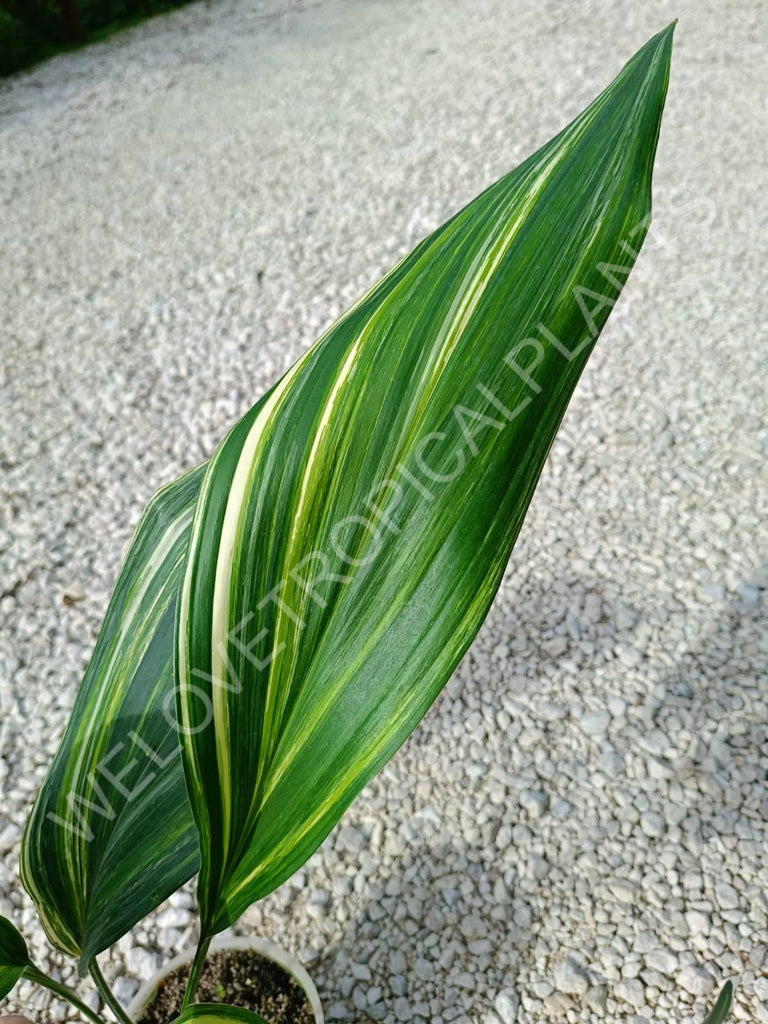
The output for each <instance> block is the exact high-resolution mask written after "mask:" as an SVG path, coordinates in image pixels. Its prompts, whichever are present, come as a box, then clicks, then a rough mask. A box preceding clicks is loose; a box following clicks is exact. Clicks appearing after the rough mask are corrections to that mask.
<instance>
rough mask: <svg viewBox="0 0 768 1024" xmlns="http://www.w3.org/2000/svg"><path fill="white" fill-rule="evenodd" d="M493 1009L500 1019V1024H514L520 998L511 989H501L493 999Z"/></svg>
mask: <svg viewBox="0 0 768 1024" xmlns="http://www.w3.org/2000/svg"><path fill="white" fill-rule="evenodd" d="M493 1008H494V1009H495V1010H496V1013H498V1015H499V1017H501V1020H502V1024H515V1022H516V1020H517V1011H518V1010H519V1009H520V997H519V996H518V994H517V992H515V990H514V989H513V988H503V989H502V990H501V991H500V992H499V993H498V995H497V996H496V998H495V999H494V1001H493Z"/></svg>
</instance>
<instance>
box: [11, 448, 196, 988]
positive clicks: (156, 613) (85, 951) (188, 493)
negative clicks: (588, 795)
mask: <svg viewBox="0 0 768 1024" xmlns="http://www.w3.org/2000/svg"><path fill="white" fill-rule="evenodd" d="M203 471H204V467H203V466H201V467H198V468H197V469H195V470H193V471H192V472H191V473H188V474H186V475H185V476H183V477H182V478H181V479H179V480H177V481H176V482H175V483H173V484H170V485H169V486H168V487H165V488H164V489H163V490H161V491H159V492H158V493H157V494H156V495H155V497H154V498H153V499H152V501H151V502H150V503H149V505H148V506H147V509H146V511H145V513H144V515H143V517H142V519H141V521H140V522H139V525H138V527H137V529H136V533H135V536H134V539H133V541H132V543H131V547H130V550H129V552H128V554H127V556H126V559H125V563H124V565H123V567H122V569H121V572H120V576H119V578H118V581H117V585H116V588H115V592H114V595H113V597H112V600H111V602H110V604H109V608H108V610H107V614H106V618H105V620H104V625H103V627H102V630H101V633H100V635H99V639H98V642H97V644H96V648H95V650H94V653H93V657H92V658H91V661H90V664H89V665H88V669H87V671H86V673H85V677H84V679H83V682H82V684H81V686H80V689H79V691H78V695H77V699H76V702H75V706H74V709H73V712H72V717H71V719H70V722H69V725H68V727H67V730H66V733H65V735H64V738H63V740H62V743H61V746H60V748H59V750H58V752H57V754H56V757H55V759H54V761H53V764H52V765H51V768H50V770H49V772H48V775H47V776H46V779H45V781H44V783H43V786H42V789H41V791H40V794H39V796H38V798H37V801H36V803H35V806H34V809H33V811H32V815H31V818H30V820H29V824H28V826H27V830H26V833H25V836H24V842H23V846H22V858H21V876H22V880H23V882H24V885H25V886H26V888H27V891H28V892H29V893H30V895H31V896H32V898H33V899H34V901H35V903H36V905H37V909H38V912H39V914H40V918H41V920H42V922H43V925H44V926H45V930H46V932H47V933H48V936H49V938H50V939H51V941H52V942H54V943H55V944H56V945H57V946H58V947H59V948H60V949H63V950H64V951H65V952H68V953H71V954H72V955H75V956H78V955H79V956H81V969H82V970H85V969H87V966H88V962H89V961H90V959H91V958H92V957H93V956H94V955H95V954H96V953H98V952H100V951H101V950H102V949H105V948H106V947H107V946H109V945H111V944H112V943H113V942H114V941H115V940H116V939H118V938H119V937H120V936H121V935H123V934H124V933H125V932H126V931H128V929H129V928H131V927H132V926H133V925H134V924H135V923H136V921H138V920H139V919H140V918H141V917H143V916H144V915H145V914H146V913H148V912H149V911H150V910H152V909H153V908H154V907H156V906H157V905H158V903H160V902H161V901H162V900H163V899H165V898H166V897H167V896H168V895H169V894H170V893H171V892H173V891H174V890H175V889H177V888H178V887H179V886H180V885H181V884H183V883H184V882H185V881H186V880H187V879H188V878H189V877H190V876H191V875H193V874H194V872H195V871H196V870H197V865H198V842H197V835H196V831H195V827H194V822H193V820H192V815H191V812H190V808H189V801H188V799H187V796H186V786H185V782H184V773H183V770H182V766H181V759H180V755H179V743H178V734H177V730H176V724H175V702H174V696H173V688H174V682H173V680H174V676H173V628H174V616H175V604H176V597H177V594H178V589H179V583H180V578H181V573H182V570H183V559H184V556H185V553H186V548H187V542H188V539H189V530H190V524H191V521H192V512H193V508H194V503H195V499H196V497H197V493H198V490H199V487H200V482H201V480H202V475H203Z"/></svg>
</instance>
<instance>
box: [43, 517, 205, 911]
mask: <svg viewBox="0 0 768 1024" xmlns="http://www.w3.org/2000/svg"><path fill="white" fill-rule="evenodd" d="M191 520H192V510H191V509H189V510H187V511H186V512H185V514H184V515H183V516H181V517H180V518H179V519H178V520H177V521H175V522H174V523H172V524H171V525H170V527H169V528H168V529H167V530H166V531H165V533H164V535H163V536H162V537H161V538H160V540H159V541H158V544H157V546H156V547H155V548H154V549H153V551H152V555H151V557H150V560H149V562H147V563H146V567H145V569H144V570H143V572H142V574H141V576H140V577H139V580H138V582H137V589H136V593H135V595H134V596H133V600H132V602H131V604H130V605H129V606H128V608H127V609H126V611H125V614H124V616H123V619H122V625H121V629H120V632H119V633H118V634H117V637H116V638H115V641H114V647H113V651H112V655H111V657H110V659H109V661H108V663H107V666H106V668H105V669H104V673H105V675H106V676H108V677H110V678H113V679H115V680H116V681H117V685H115V686H114V688H113V689H112V692H111V693H110V696H109V702H108V704H107V706H106V707H105V706H104V705H103V704H101V703H98V704H96V703H94V706H93V709H92V712H91V715H90V718H87V719H85V720H84V721H83V723H82V729H83V732H84V734H85V735H88V736H90V737H91V742H90V743H83V744H81V746H80V749H79V750H78V751H77V753H76V756H75V757H74V759H73V760H72V761H71V762H70V763H69V765H68V770H67V773H66V786H65V800H64V802H63V803H62V805H61V808H60V811H59V812H58V813H59V816H60V817H61V818H62V819H63V820H69V821H71V823H72V825H73V828H76V827H77V825H78V822H77V819H76V817H75V814H74V810H73V805H72V801H71V800H70V799H68V797H69V794H70V793H75V794H78V795H82V796H84V797H85V796H87V795H88V793H89V791H90V789H91V777H92V776H93V773H94V772H93V765H94V763H96V764H98V762H99V761H100V760H101V758H102V756H103V755H105V754H106V753H107V752H108V746H109V743H108V734H107V733H106V732H105V731H104V730H103V729H100V728H99V723H100V722H103V721H105V720H107V721H114V718H115V715H116V714H117V712H118V710H119V708H120V707H121V705H122V704H123V702H124V700H125V693H126V691H127V689H128V687H129V686H130V684H131V681H132V671H131V670H132V668H134V666H135V665H136V664H138V662H139V661H140V660H141V657H142V656H143V654H144V652H145V651H146V649H147V646H148V644H149V642H150V641H151V639H152V635H153V633H154V630H153V629H152V628H151V627H152V626H153V625H154V623H155V621H156V620H157V618H158V616H157V615H156V614H155V613H156V611H157V609H158V606H160V605H162V606H163V607H165V606H167V603H168V599H169V595H168V594H166V593H164V592H163V591H162V590H158V591H157V593H156V594H155V597H154V598H153V600H152V602H151V604H150V605H149V607H148V608H147V609H146V610H145V611H144V614H143V616H142V618H141V619H139V620H137V616H138V613H139V611H140V609H142V607H143V604H144V600H145V598H146V597H147V595H148V594H150V593H152V590H153V584H154V583H155V581H156V579H157V576H158V574H159V573H160V572H161V570H162V569H163V567H164V564H165V561H166V559H167V558H168V556H169V555H170V554H171V552H172V551H173V548H174V546H175V545H176V543H177V542H178V540H179V538H180V537H181V536H182V535H183V534H184V533H185V531H186V530H187V529H188V528H189V524H190V522H191ZM137 532H138V528H137ZM171 596H172V595H171ZM129 636H132V637H133V638H134V642H133V643H131V644H130V645H129V646H128V650H129V655H130V656H129V659H126V656H125V645H126V641H127V640H128V637H129ZM73 835H76V832H73ZM89 851H90V845H89V843H88V840H87V839H86V838H84V837H83V838H80V839H79V840H76V841H74V842H72V843H69V844H68V845H67V846H66V847H65V849H64V851H63V856H64V860H65V863H66V866H67V869H68V871H69V874H70V877H71V878H78V877H82V875H83V872H84V870H85V867H86V864H87V859H88V854H89ZM76 895H77V896H79V897H80V898H81V899H84V898H85V893H76Z"/></svg>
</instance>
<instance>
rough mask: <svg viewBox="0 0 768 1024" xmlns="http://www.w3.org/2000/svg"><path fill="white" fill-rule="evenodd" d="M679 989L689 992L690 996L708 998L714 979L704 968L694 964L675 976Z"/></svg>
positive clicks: (713, 985)
mask: <svg viewBox="0 0 768 1024" xmlns="http://www.w3.org/2000/svg"><path fill="white" fill-rule="evenodd" d="M677 983H678V985H679V986H680V988H682V989H685V991H686V992H690V994H691V995H692V996H708V995H709V993H710V992H711V991H712V989H713V988H714V987H715V979H714V978H713V977H712V975H711V974H710V973H709V971H708V970H706V968H704V967H698V966H696V965H695V964H692V965H690V966H689V967H684V968H683V969H682V971H680V973H679V974H678V975H677Z"/></svg>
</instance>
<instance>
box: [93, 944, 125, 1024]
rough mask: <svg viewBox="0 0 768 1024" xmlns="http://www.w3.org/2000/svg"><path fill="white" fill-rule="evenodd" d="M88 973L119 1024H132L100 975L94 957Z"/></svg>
mask: <svg viewBox="0 0 768 1024" xmlns="http://www.w3.org/2000/svg"><path fill="white" fill-rule="evenodd" d="M90 972H91V977H92V978H93V981H94V984H95V985H96V988H97V989H98V990H99V995H100V996H101V998H102V999H103V1000H104V1002H105V1003H106V1004H107V1006H108V1007H109V1008H110V1010H111V1011H112V1013H114V1015H115V1017H117V1019H118V1020H119V1021H120V1024H133V1021H132V1020H131V1018H130V1017H129V1016H128V1014H127V1013H126V1012H125V1010H124V1009H123V1008H122V1006H121V1005H120V1003H119V1002H118V1001H117V999H116V998H115V994H114V992H113V991H112V989H111V988H110V987H109V985H108V984H107V983H106V981H105V980H104V975H103V974H102V973H101V971H100V969H99V965H98V964H97V963H96V957H94V958H93V960H91V966H90Z"/></svg>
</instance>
